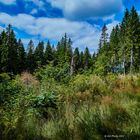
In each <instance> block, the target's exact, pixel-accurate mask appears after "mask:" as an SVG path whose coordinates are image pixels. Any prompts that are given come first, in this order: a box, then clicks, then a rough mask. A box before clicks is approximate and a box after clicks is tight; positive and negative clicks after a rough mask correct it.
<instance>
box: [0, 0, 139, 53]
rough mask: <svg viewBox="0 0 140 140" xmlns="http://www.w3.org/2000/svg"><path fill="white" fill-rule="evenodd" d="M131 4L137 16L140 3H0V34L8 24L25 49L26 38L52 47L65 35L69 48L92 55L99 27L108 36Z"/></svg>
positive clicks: (94, 0)
mask: <svg viewBox="0 0 140 140" xmlns="http://www.w3.org/2000/svg"><path fill="white" fill-rule="evenodd" d="M133 5H134V6H135V7H136V9H137V11H138V12H139V13H140V0H0V31H2V30H3V28H5V27H6V26H7V25H8V24H9V23H10V24H12V26H13V28H14V30H15V33H16V36H17V38H21V39H22V40H23V43H24V44H25V46H26V45H27V44H28V42H29V40H30V39H32V40H33V41H34V44H37V43H38V41H42V40H44V41H46V42H47V40H48V39H49V40H50V41H51V42H52V43H54V44H56V42H57V41H58V40H59V39H60V38H61V37H62V36H63V35H64V34H65V33H67V34H68V35H69V36H70V37H71V38H72V40H73V48H75V47H79V48H80V49H81V50H83V49H84V48H85V47H86V46H88V47H89V48H90V51H91V52H94V51H96V50H97V48H98V41H99V37H100V34H101V28H102V26H103V24H104V23H106V24H107V27H108V33H110V32H111V30H112V28H113V26H115V25H116V24H118V23H120V22H121V20H122V17H123V14H124V10H125V9H126V8H128V9H131V7H132V6H133Z"/></svg>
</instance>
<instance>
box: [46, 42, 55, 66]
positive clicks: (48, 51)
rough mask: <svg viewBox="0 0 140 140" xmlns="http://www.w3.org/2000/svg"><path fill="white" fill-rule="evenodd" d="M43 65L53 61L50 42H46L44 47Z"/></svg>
mask: <svg viewBox="0 0 140 140" xmlns="http://www.w3.org/2000/svg"><path fill="white" fill-rule="evenodd" d="M44 58H45V63H46V64H49V63H50V62H52V61H53V60H54V53H53V50H52V47H51V44H50V41H49V40H48V42H47V47H46V50H45V56H44Z"/></svg>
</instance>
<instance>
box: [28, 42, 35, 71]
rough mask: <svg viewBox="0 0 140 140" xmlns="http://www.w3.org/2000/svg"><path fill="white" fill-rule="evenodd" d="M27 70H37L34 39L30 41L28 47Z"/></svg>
mask: <svg viewBox="0 0 140 140" xmlns="http://www.w3.org/2000/svg"><path fill="white" fill-rule="evenodd" d="M27 70H28V71H29V72H31V73H32V72H33V71H34V70H35V56H34V43H33V41H32V40H30V41H29V44H28V47H27Z"/></svg>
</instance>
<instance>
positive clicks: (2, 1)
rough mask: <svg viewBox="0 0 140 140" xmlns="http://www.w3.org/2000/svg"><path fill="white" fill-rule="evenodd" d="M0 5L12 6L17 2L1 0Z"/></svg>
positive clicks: (14, 0)
mask: <svg viewBox="0 0 140 140" xmlns="http://www.w3.org/2000/svg"><path fill="white" fill-rule="evenodd" d="M0 3H3V4H6V5H11V4H15V3H16V0H0Z"/></svg>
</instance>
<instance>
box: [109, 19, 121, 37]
mask: <svg viewBox="0 0 140 140" xmlns="http://www.w3.org/2000/svg"><path fill="white" fill-rule="evenodd" d="M117 24H119V21H113V22H112V23H110V24H108V25H107V28H108V34H109V35H110V33H111V31H112V29H113V27H115V26H116V25H117Z"/></svg>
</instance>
